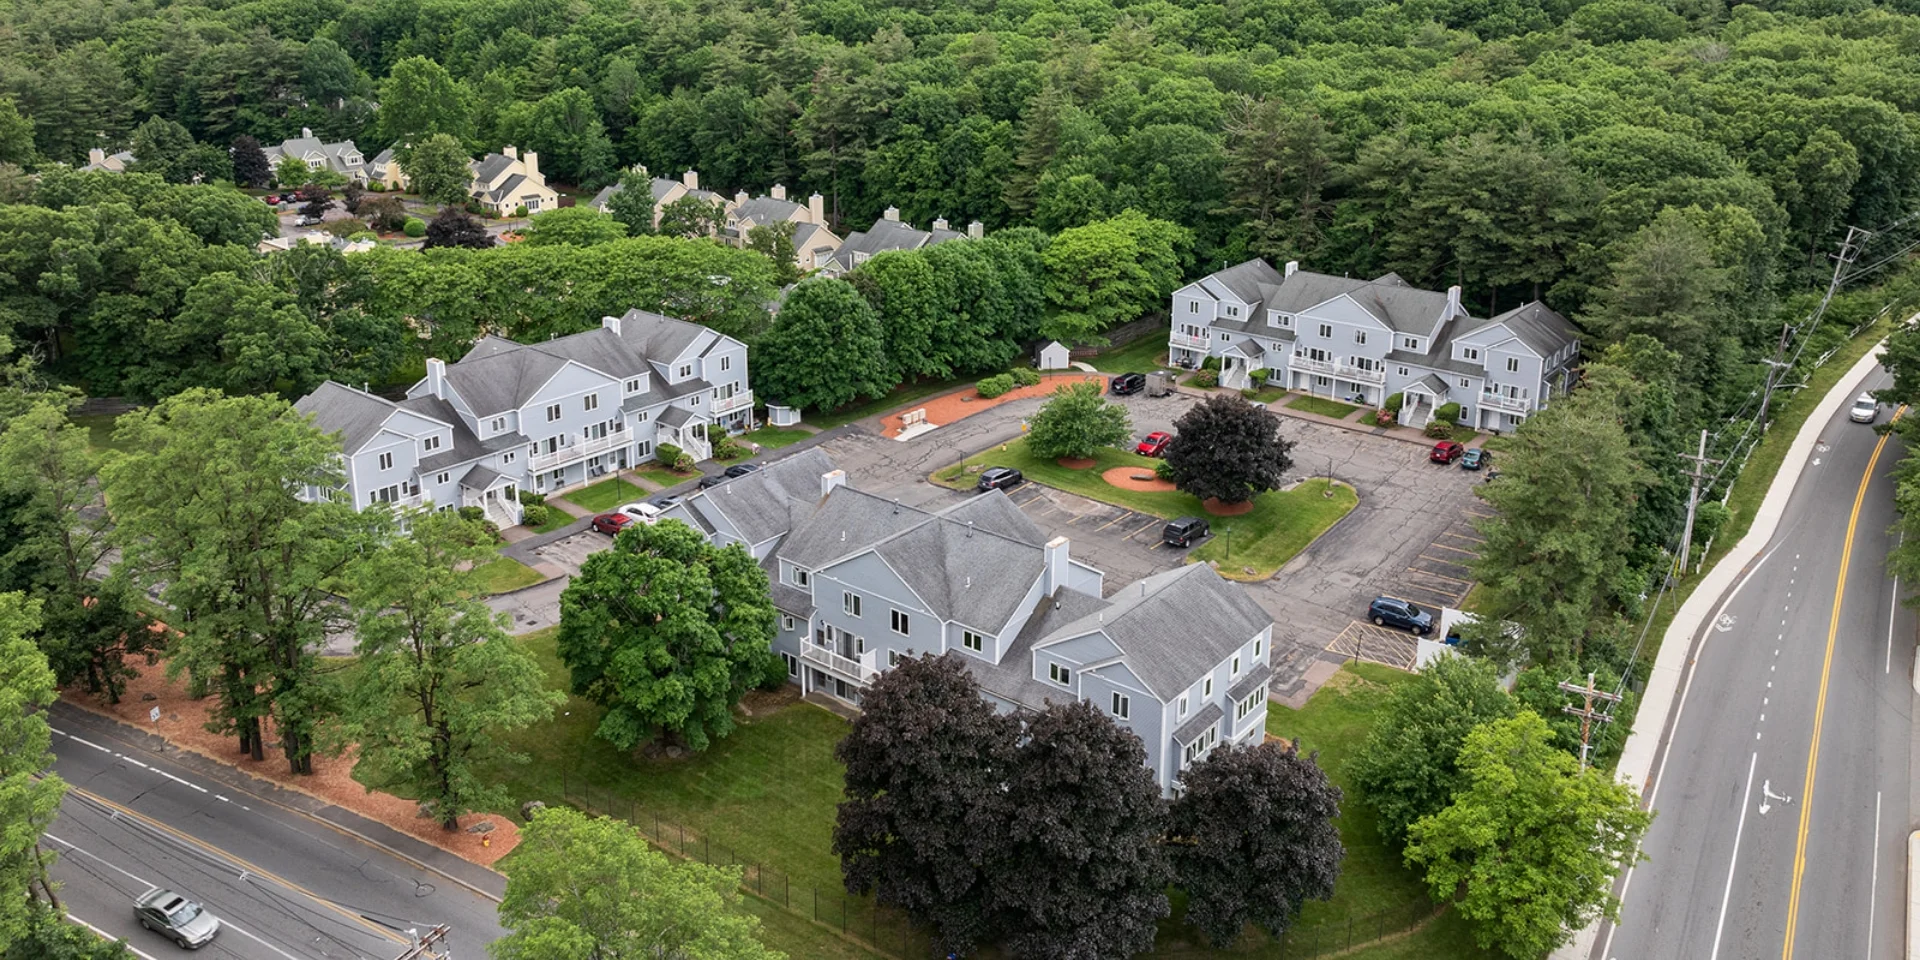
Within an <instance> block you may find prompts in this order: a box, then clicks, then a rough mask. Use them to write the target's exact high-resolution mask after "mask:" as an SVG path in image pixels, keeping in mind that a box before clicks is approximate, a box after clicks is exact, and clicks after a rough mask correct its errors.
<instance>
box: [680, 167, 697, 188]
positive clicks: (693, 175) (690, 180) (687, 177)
mask: <svg viewBox="0 0 1920 960" xmlns="http://www.w3.org/2000/svg"><path fill="white" fill-rule="evenodd" d="M680 183H681V184H682V185H683V186H685V187H686V188H687V189H688V190H698V189H700V174H699V173H697V172H695V171H693V170H688V171H687V172H686V173H683V174H681V175H680Z"/></svg>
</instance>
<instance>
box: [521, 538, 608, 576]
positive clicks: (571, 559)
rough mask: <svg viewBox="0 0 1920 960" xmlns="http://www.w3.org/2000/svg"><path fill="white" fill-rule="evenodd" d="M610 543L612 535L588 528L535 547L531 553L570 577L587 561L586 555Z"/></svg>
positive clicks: (603, 548) (602, 548)
mask: <svg viewBox="0 0 1920 960" xmlns="http://www.w3.org/2000/svg"><path fill="white" fill-rule="evenodd" d="M612 545H613V538H612V537H609V536H607V535H606V534H604V533H596V532H594V531H593V530H592V529H591V528H589V529H586V530H582V531H580V532H579V533H576V534H574V535H572V536H569V537H563V538H561V539H559V540H555V541H554V542H552V543H549V544H547V545H545V546H542V547H536V548H534V551H533V555H534V556H536V557H538V558H540V559H542V560H545V561H546V562H548V563H551V564H553V565H554V566H556V567H559V568H560V569H561V570H564V571H566V574H567V576H569V577H571V576H574V575H576V574H578V573H579V572H580V565H581V564H583V563H586V562H587V557H589V556H591V555H593V554H596V553H599V552H600V551H602V550H605V549H606V548H608V547H609V546H612Z"/></svg>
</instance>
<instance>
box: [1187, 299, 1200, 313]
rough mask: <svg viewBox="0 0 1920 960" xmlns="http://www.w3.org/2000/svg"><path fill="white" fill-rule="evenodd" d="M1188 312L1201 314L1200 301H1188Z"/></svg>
mask: <svg viewBox="0 0 1920 960" xmlns="http://www.w3.org/2000/svg"><path fill="white" fill-rule="evenodd" d="M1187 312H1188V313H1199V312H1200V301H1198V300H1188V301H1187Z"/></svg>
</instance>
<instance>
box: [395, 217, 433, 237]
mask: <svg viewBox="0 0 1920 960" xmlns="http://www.w3.org/2000/svg"><path fill="white" fill-rule="evenodd" d="M400 232H401V233H404V234H406V235H407V236H409V237H412V238H414V239H415V240H418V239H420V238H421V237H424V236H426V235H427V222H426V221H425V220H422V219H420V218H419V217H408V218H407V225H406V226H404V227H402V228H400Z"/></svg>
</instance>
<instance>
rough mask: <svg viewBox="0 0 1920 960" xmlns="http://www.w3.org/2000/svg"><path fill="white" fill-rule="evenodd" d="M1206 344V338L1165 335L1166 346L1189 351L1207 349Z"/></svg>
mask: <svg viewBox="0 0 1920 960" xmlns="http://www.w3.org/2000/svg"><path fill="white" fill-rule="evenodd" d="M1207 343H1208V340H1207V338H1206V337H1189V336H1187V335H1186V334H1184V333H1170V334H1168V335H1167V345H1168V346H1174V347H1185V348H1187V349H1189V350H1205V349H1207Z"/></svg>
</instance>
